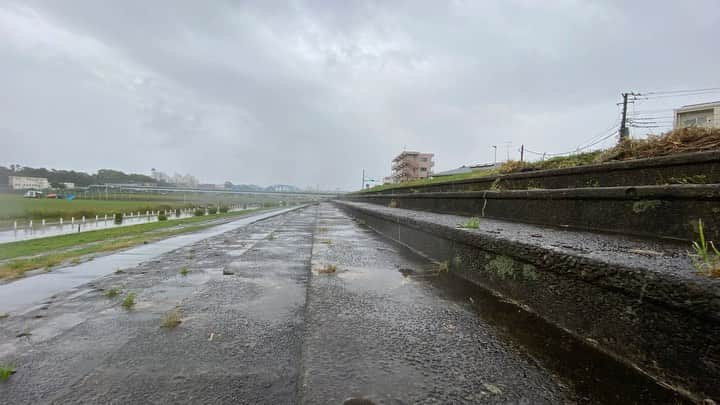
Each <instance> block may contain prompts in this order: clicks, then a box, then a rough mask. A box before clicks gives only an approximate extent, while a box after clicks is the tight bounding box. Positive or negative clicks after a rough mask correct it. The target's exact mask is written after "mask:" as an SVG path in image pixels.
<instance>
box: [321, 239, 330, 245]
mask: <svg viewBox="0 0 720 405" xmlns="http://www.w3.org/2000/svg"><path fill="white" fill-rule="evenodd" d="M320 243H324V244H326V245H332V241H331V240H330V239H323V240H321V241H320Z"/></svg>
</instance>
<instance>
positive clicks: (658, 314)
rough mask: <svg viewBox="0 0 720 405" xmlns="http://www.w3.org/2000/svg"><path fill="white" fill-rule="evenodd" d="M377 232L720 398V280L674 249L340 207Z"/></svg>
mask: <svg viewBox="0 0 720 405" xmlns="http://www.w3.org/2000/svg"><path fill="white" fill-rule="evenodd" d="M337 204H339V206H340V207H342V208H343V209H344V210H345V211H347V212H348V213H349V214H350V215H352V216H354V217H356V218H358V219H360V220H362V221H364V222H365V223H366V224H367V225H368V226H370V227H371V228H372V229H374V230H375V231H377V232H379V233H380V234H383V235H385V236H386V237H388V238H391V239H394V240H396V241H398V242H400V243H402V244H404V245H406V246H408V247H410V248H412V249H414V250H416V251H418V252H420V253H422V254H424V255H426V256H428V257H430V258H431V259H433V260H436V261H439V262H447V264H448V267H449V269H450V271H451V272H453V273H455V274H457V275H459V276H460V277H463V278H465V279H467V280H469V281H471V282H473V283H475V284H477V285H480V286H482V287H483V288H486V289H487V290H489V291H491V292H493V293H495V294H498V295H501V296H502V297H505V298H506V299H508V300H510V301H512V302H515V303H516V304H517V305H519V306H520V307H522V308H524V309H525V310H528V311H532V312H535V313H537V314H538V315H540V316H541V317H543V318H544V319H546V320H548V321H549V322H550V323H552V324H554V325H556V326H557V327H559V328H562V329H564V330H566V331H568V332H569V333H570V334H572V335H573V336H575V337H577V338H579V339H582V340H583V341H585V342H586V343H587V344H589V345H592V346H594V347H595V348H597V349H598V350H600V351H602V352H604V353H606V354H607V355H609V356H611V357H613V358H615V359H617V360H618V361H620V362H622V363H624V364H626V365H628V366H629V367H633V368H636V369H637V370H639V371H640V372H642V373H645V374H647V375H649V376H651V377H652V378H655V379H657V380H658V381H659V382H660V383H661V384H663V385H667V386H670V387H673V388H674V389H676V390H678V391H680V392H683V393H685V394H686V395H687V396H688V397H690V398H692V399H694V400H701V399H703V398H714V399H716V400H717V399H719V398H720V384H718V383H717V382H718V381H719V379H718V377H720V280H713V279H708V278H705V277H704V276H700V275H697V274H695V273H694V269H693V268H692V266H691V264H690V260H689V258H688V256H687V254H685V253H684V252H683V251H682V250H678V249H677V247H676V246H673V245H672V244H670V245H668V244H663V243H661V242H655V241H640V240H633V239H626V238H624V237H621V236H617V237H614V236H609V235H598V234H591V233H586V232H568V231H562V230H555V229H548V228H541V227H538V226H534V225H525V224H516V223H508V222H502V221H493V220H481V227H480V229H477V230H466V229H459V228H458V227H457V224H459V223H462V221H464V220H467V218H466V217H465V218H463V217H458V216H454V215H442V214H436V213H426V212H416V211H409V210H404V209H397V208H388V207H382V206H379V205H373V204H363V203H353V202H347V201H339V202H337Z"/></svg>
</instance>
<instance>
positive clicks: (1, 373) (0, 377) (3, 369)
mask: <svg viewBox="0 0 720 405" xmlns="http://www.w3.org/2000/svg"><path fill="white" fill-rule="evenodd" d="M15 370H16V369H15V366H13V365H12V364H2V365H0V381H5V380H7V379H8V378H10V376H11V375H13V374H15Z"/></svg>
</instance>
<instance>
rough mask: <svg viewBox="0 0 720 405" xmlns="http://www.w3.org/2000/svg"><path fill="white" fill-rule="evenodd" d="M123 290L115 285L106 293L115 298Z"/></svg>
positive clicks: (107, 295)
mask: <svg viewBox="0 0 720 405" xmlns="http://www.w3.org/2000/svg"><path fill="white" fill-rule="evenodd" d="M121 292H122V290H120V289H119V288H116V287H113V288H111V289H109V290H108V291H107V292H106V293H105V296H106V297H108V298H115V297H117V296H118V295H120V293H121Z"/></svg>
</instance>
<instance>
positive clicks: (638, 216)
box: [345, 184, 720, 241]
mask: <svg viewBox="0 0 720 405" xmlns="http://www.w3.org/2000/svg"><path fill="white" fill-rule="evenodd" d="M345 198H346V199H347V200H349V201H355V202H367V203H373V204H378V205H384V206H386V207H387V206H392V207H397V208H406V209H413V210H423V211H430V212H437V213H443V214H454V215H463V216H477V217H486V218H495V219H503V220H508V221H515V222H524V223H531V224H540V225H550V226H556V227H563V228H574V229H581V230H590V231H600V232H612V233H620V234H627V235H637V236H645V237H652V238H663V239H676V240H684V241H690V240H693V239H696V233H697V223H698V220H699V219H702V221H703V223H704V225H705V236H706V237H707V238H708V239H709V240H720V184H702V185H688V184H682V185H670V186H633V187H597V188H572V189H542V190H506V191H482V192H428V193H426V192H418V193H411V194H398V195H390V194H374V193H368V194H351V195H348V196H346V197H345Z"/></svg>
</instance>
